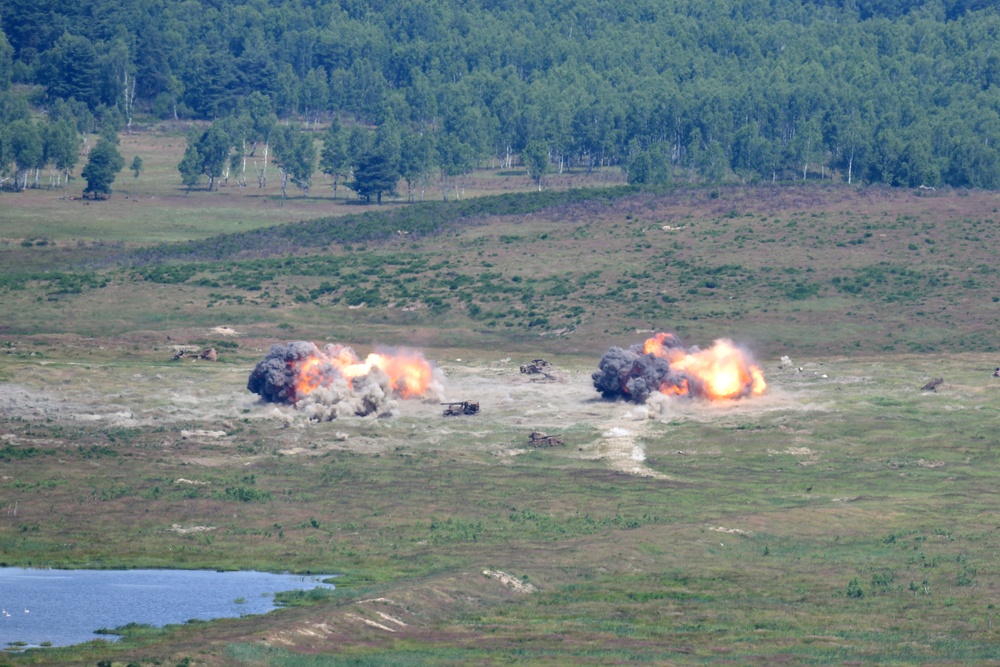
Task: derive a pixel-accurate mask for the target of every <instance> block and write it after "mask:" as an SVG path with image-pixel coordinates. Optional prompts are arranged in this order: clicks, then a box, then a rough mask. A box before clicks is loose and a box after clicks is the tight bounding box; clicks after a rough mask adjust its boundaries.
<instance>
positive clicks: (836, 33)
mask: <svg viewBox="0 0 1000 667" xmlns="http://www.w3.org/2000/svg"><path fill="white" fill-rule="evenodd" d="M0 28H2V31H3V35H0V90H3V89H6V88H9V87H10V86H11V85H12V84H16V83H25V84H35V85H38V86H41V87H42V88H41V90H42V91H43V92H42V93H40V94H39V96H38V97H39V99H38V101H39V102H40V103H42V104H45V105H54V104H55V103H56V102H57V101H62V102H64V103H67V104H77V105H82V106H84V107H85V108H86V110H87V111H88V112H89V113H91V114H92V115H93V116H94V117H95V118H101V117H104V116H107V115H109V114H116V115H117V116H118V117H119V118H120V123H121V125H122V126H123V127H125V128H128V127H130V125H131V123H132V121H133V116H134V114H135V113H139V112H142V113H150V114H154V115H156V116H158V117H162V118H195V119H204V120H212V121H215V122H217V123H223V122H225V123H236V122H238V121H239V120H240V119H246V118H249V119H250V123H251V125H250V126H249V127H245V128H242V129H239V130H236V131H234V130H233V129H232V128H229V129H227V131H226V135H227V137H230V136H232V137H236V139H237V140H238V141H239V142H241V145H242V142H244V141H246V142H249V143H248V144H247V145H252V146H255V147H257V146H259V147H261V150H263V147H265V146H266V147H267V148H268V150H274V156H275V157H277V158H278V160H279V163H278V168H280V172H279V173H280V174H281V176H280V177H281V178H282V179H283V180H284V179H288V181H290V182H293V183H297V184H298V185H299V186H301V187H308V178H306V179H303V178H301V177H300V176H296V175H295V171H296V170H298V171H300V172H301V171H302V170H303V169H304V166H305V165H304V164H300V165H299V166H297V167H294V166H293V164H292V157H296V150H294V149H290V148H289V144H288V142H289V141H292V140H293V136H292V135H294V134H295V132H294V131H293V132H291V133H290V134H289V133H288V132H285V134H286V135H288V136H284V137H279V136H278V135H274V136H272V137H271V140H268V139H267V138H266V137H263V136H260V133H261V132H262V131H263V130H262V127H261V126H260V122H259V121H260V120H261V119H262V118H270V117H272V115H273V117H274V118H275V119H276V120H281V121H287V120H294V121H296V122H298V123H306V124H310V123H316V122H317V121H320V120H322V121H324V123H325V122H327V121H329V120H331V119H333V118H337V119H338V120H340V121H341V122H342V123H343V125H344V127H353V126H367V127H379V128H382V127H383V126H384V125H385V122H384V121H385V119H386V118H392V119H393V120H392V123H391V125H392V126H393V127H394V128H395V130H394V131H395V133H396V134H397V136H398V138H399V145H398V146H396V147H391V146H390V147H386V146H385V145H384V144H379V148H378V150H375V149H374V148H373V149H372V151H371V152H369V153H367V155H368V158H367V159H366V160H365V161H363V162H358V161H357V160H356V159H355V164H354V165H353V166H352V167H351V169H352V172H351V173H355V170H357V169H358V168H360V169H362V173H363V174H371V175H373V176H378V175H379V173H380V172H381V171H384V170H385V165H384V164H383V163H384V161H383V160H382V159H381V158H383V157H386V156H385V155H382V154H380V153H379V151H382V150H387V151H389V155H388V157H390V158H394V159H395V167H394V169H396V170H397V171H398V173H399V174H401V175H402V176H403V178H404V179H405V180H406V182H407V183H408V187H413V184H414V183H416V182H417V181H419V173H420V172H421V169H422V168H421V167H419V166H415V167H413V169H416V172H414V173H415V174H417V176H413V174H412V173H411V176H413V178H412V179H411V178H407V175H406V174H407V171H406V170H407V169H409V166H405V165H404V164H403V162H404V160H403V153H407V154H410V155H411V156H412V154H413V153H414V151H413V150H406V151H404V150H403V148H404V145H405V144H407V142H411V145H409V146H407V148H414V145H412V142H416V144H417V145H419V144H420V143H421V142H428V141H431V139H428V138H427V137H431V136H433V144H434V146H433V148H434V151H433V155H434V160H435V161H436V163H437V164H436V166H437V167H438V169H439V171H440V173H441V174H443V175H444V176H445V177H446V178H460V177H461V174H463V173H467V170H468V169H469V168H470V165H472V166H474V165H476V164H480V163H482V162H483V161H488V160H491V161H493V163H494V164H508V165H509V164H510V163H511V160H512V157H513V156H515V155H518V156H522V157H524V156H528V157H530V159H529V160H528V161H525V165H526V166H528V163H529V162H530V163H531V164H533V165H535V169H534V170H533V171H532V176H533V177H535V174H537V173H538V171H537V169H538V168H542V167H544V169H556V170H558V169H561V168H564V167H566V166H570V167H574V168H588V169H590V168H597V167H601V166H605V165H620V166H622V167H623V168H625V169H626V170H628V171H629V175H630V179H631V180H633V181H649V182H653V181H662V180H664V179H667V178H671V177H672V178H680V179H685V180H687V179H697V180H702V179H708V180H718V179H727V178H729V179H732V178H739V179H743V180H746V181H754V180H768V181H770V180H778V179H781V180H788V179H808V178H824V177H828V176H830V175H831V174H833V173H835V174H836V175H837V177H838V178H841V179H842V180H844V181H850V182H857V181H860V180H864V181H872V182H884V183H889V184H893V185H907V186H916V185H920V184H927V185H934V184H939V183H946V184H951V185H954V186H959V187H987V188H991V187H997V186H998V185H1000V153H998V145H1000V93H998V90H1000V89H998V85H1000V50H998V49H997V47H996V44H997V43H998V40H1000V12H998V10H997V9H996V7H995V3H992V2H988V1H987V0H814V1H813V2H802V1H800V0H718V1H715V2H708V1H707V0H634V1H633V2H629V3H620V2H617V1H615V0H473V1H466V2H458V1H457V0H393V1H392V2H388V1H387V0H235V1H233V2H219V1H218V0H187V1H185V2H181V1H179V0H138V1H136V2H128V3H121V2H115V1H112V0H83V1H75V2H70V1H69V0H51V1H50V2H45V3H40V2H37V1H36V0H0ZM257 107H261V108H257ZM213 126H214V123H213ZM220 127H221V125H220ZM274 127H276V128H280V127H286V125H279V124H275V125H274ZM386 132H388V130H386ZM389 133H390V134H391V133H392V132H389ZM216 138H217V137H216ZM212 139H213V137H202V136H198V137H194V138H192V141H193V144H194V145H198V146H201V147H200V148H198V152H199V157H200V158H203V162H202V164H200V165H198V164H196V161H189V163H188V164H187V165H186V167H185V170H182V172H185V171H186V173H187V175H186V176H184V178H186V179H187V181H186V182H191V179H193V178H195V176H196V175H198V176H204V177H206V178H207V179H208V180H209V181H210V182H211V183H212V184H213V186H214V183H215V182H216V181H217V179H218V178H220V177H223V178H224V177H225V176H224V173H225V170H226V169H229V173H233V171H234V170H233V165H232V164H225V165H222V171H219V167H218V166H217V165H215V164H214V163H213V164H211V165H210V166H206V165H208V163H211V162H212V159H211V156H209V155H203V154H202V149H205V150H206V151H208V152H210V151H209V150H208V149H209V146H208V144H207V143H202V142H203V141H204V142H210V141H211V140H212ZM372 139H373V141H374V137H373V138H372ZM373 145H374V144H373ZM279 147H282V148H283V150H282V148H279ZM354 148H355V149H360V148H361V147H360V146H355V147H354ZM529 148H530V150H528V149H529ZM397 149H398V150H399V151H400V155H399V156H398V157H397V156H396V154H395V153H393V152H392V151H394V150H397ZM324 150H325V148H324ZM282 152H283V153H284V154H283V155H282ZM237 153H239V154H241V155H248V154H249V153H248V152H243V153H240V151H234V153H233V154H234V155H235V154H237ZM543 153H544V154H545V155H546V156H547V160H546V161H545V163H544V164H541V163H539V162H538V156H539V155H540V154H543ZM352 154H353V155H355V156H358V155H363V154H365V152H364V151H361V152H360V153H359V152H358V151H357V150H356V151H354V152H353V153H352ZM255 157H257V158H258V162H261V160H260V156H259V155H258V154H256V153H255ZM298 157H301V156H298ZM307 157H308V156H307ZM229 159H232V158H231V157H230V158H229ZM331 159H332V158H331ZM192 160H193V157H192ZM299 162H301V161H299ZM10 164H13V163H12V162H10V161H9V160H8V163H7V165H10ZM240 166H241V170H240V172H241V174H243V175H245V173H246V172H245V170H244V169H242V167H243V165H240ZM8 168H9V167H8ZM338 169H339V168H338ZM327 173H331V174H336V175H337V176H338V179H340V178H341V177H347V172H342V171H338V170H334V171H330V172H327ZM542 173H544V171H543V172H542ZM254 175H255V176H258V175H257V174H256V173H255V174H254ZM258 177H259V178H264V177H266V174H263V173H262V174H260V175H259V176H258ZM351 182H353V183H355V184H357V181H351ZM360 194H362V196H366V197H375V198H378V196H379V192H377V191H374V192H368V193H360Z"/></svg>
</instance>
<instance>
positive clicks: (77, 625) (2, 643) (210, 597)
mask: <svg viewBox="0 0 1000 667" xmlns="http://www.w3.org/2000/svg"><path fill="white" fill-rule="evenodd" d="M331 576H333V575H291V574H270V573H267V572H215V571H212V570H39V569H26V568H17V567H9V568H0V648H9V647H10V646H12V645H13V644H14V643H15V642H25V643H26V644H27V645H28V646H39V645H41V644H42V643H43V642H49V643H51V645H52V646H67V645H70V644H79V643H82V642H86V641H90V640H92V639H107V640H109V641H113V640H114V639H115V638H116V637H115V636H114V635H96V634H94V631H95V630H98V629H100V628H108V629H111V628H117V627H120V626H122V625H125V624H127V623H133V622H134V623H145V624H149V625H155V626H157V627H159V626H163V625H167V624H169V623H184V622H186V621H188V620H193V619H198V620H205V621H207V620H210V619H213V618H227V617H238V616H244V615H248V614H263V613H266V612H268V611H271V610H272V609H274V608H275V605H274V597H273V596H274V593H277V592H279V591H290V590H311V589H313V588H316V587H323V588H333V585H332V584H324V583H322V580H323V579H328V578H330V577H331Z"/></svg>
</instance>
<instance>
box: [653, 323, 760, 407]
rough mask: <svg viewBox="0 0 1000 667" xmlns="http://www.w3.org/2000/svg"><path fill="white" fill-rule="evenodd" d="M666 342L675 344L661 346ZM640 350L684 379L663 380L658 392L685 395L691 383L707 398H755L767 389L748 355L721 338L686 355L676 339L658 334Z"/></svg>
mask: <svg viewBox="0 0 1000 667" xmlns="http://www.w3.org/2000/svg"><path fill="white" fill-rule="evenodd" d="M667 341H670V342H674V343H676V344H675V345H665V344H664V343H665V342H667ZM643 350H644V351H645V352H646V353H647V354H652V355H653V356H655V357H659V358H661V359H665V360H666V361H667V362H668V363H669V364H670V368H671V369H672V370H674V371H677V372H678V373H680V374H682V375H683V376H684V377H681V378H680V382H679V383H672V382H670V381H666V382H664V383H663V384H661V385H660V391H661V392H663V393H664V394H678V395H681V396H685V395H689V394H690V393H691V390H692V386H691V385H692V384H694V385H695V386H696V387H698V388H699V391H698V394H699V395H704V396H705V397H706V398H711V399H732V398H740V397H741V396H747V395H752V396H759V395H761V394H763V393H764V390H765V389H767V383H766V382H765V381H764V373H763V371H761V370H760V366H758V365H757V364H756V363H755V362H754V361H753V358H752V357H751V356H750V354H749V353H747V352H745V351H744V350H741V349H740V348H738V347H736V346H735V345H733V342H732V341H730V340H726V339H724V338H722V339H719V340H717V341H715V344H714V345H712V347H710V348H708V349H707V350H695V351H692V352H687V351H685V350H684V349H683V347H682V346H681V343H680V340H679V339H678V338H677V336H675V335H673V334H670V333H658V334H656V335H655V336H653V337H652V338H649V339H647V340H646V342H645V343H644V344H643Z"/></svg>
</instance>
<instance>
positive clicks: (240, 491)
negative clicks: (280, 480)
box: [213, 484, 271, 503]
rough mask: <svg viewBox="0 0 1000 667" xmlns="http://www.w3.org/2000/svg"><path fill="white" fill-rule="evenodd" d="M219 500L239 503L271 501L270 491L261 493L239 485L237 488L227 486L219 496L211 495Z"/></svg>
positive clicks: (217, 494) (258, 490)
mask: <svg viewBox="0 0 1000 667" xmlns="http://www.w3.org/2000/svg"><path fill="white" fill-rule="evenodd" d="M213 495H214V496H215V497H217V498H218V499H219V500H229V501H235V502H241V503H266V502H269V501H270V500H271V492H270V491H262V490H260V489H255V488H253V487H252V486H246V485H243V484H239V485H237V486H227V487H226V490H225V491H224V492H223V493H221V494H219V493H218V492H216V493H214V494H213Z"/></svg>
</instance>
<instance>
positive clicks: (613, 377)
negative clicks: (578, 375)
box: [591, 345, 670, 403]
mask: <svg viewBox="0 0 1000 667" xmlns="http://www.w3.org/2000/svg"><path fill="white" fill-rule="evenodd" d="M598 368H599V369H600V370H597V371H594V373H593V375H592V376H591V377H592V378H593V380H594V388H595V389H597V391H599V392H601V396H603V397H604V398H626V399H628V400H630V401H635V402H636V403H645V402H646V399H647V398H649V396H650V394H652V393H653V392H655V391H659V389H660V387H661V386H662V385H663V383H664V381H665V380H666V379H667V378H668V377H669V376H670V364H668V363H667V361H666V360H665V359H661V358H659V357H657V356H655V355H652V354H647V353H645V352H643V351H642V346H641V345H633V346H632V347H630V348H629V349H627V350H624V349H622V348H620V347H612V348H611V349H609V350H608V351H607V352H605V353H604V356H603V357H601V362H600V364H599V365H598Z"/></svg>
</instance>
